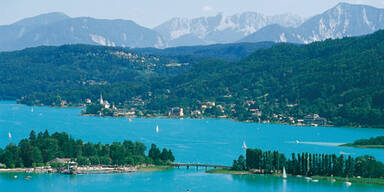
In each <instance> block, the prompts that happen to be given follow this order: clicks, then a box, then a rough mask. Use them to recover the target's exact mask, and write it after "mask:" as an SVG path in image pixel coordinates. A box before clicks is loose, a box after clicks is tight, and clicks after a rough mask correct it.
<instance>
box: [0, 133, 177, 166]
mask: <svg viewBox="0 0 384 192" xmlns="http://www.w3.org/2000/svg"><path fill="white" fill-rule="evenodd" d="M146 149H147V147H146V146H145V145H144V144H143V143H140V142H132V141H128V140H125V141H124V142H122V143H121V142H113V143H112V144H101V143H100V142H99V143H97V144H94V143H91V142H87V143H85V142H84V141H82V140H81V139H76V140H75V139H73V138H72V137H71V136H69V135H68V134H67V133H65V132H63V133H58V132H56V133H53V134H52V135H50V134H49V133H48V131H45V132H39V133H38V134H36V133H35V132H34V131H31V133H30V135H29V138H27V139H23V140H21V141H20V142H19V144H18V145H15V144H14V143H9V144H8V145H7V146H6V147H5V149H0V163H2V164H4V165H5V166H6V167H7V168H15V167H36V166H43V165H46V164H47V163H48V162H50V161H51V160H53V159H55V158H56V157H59V158H71V159H73V160H76V161H77V163H78V164H79V165H139V164H156V165H164V164H169V163H171V162H173V161H174V160H175V157H174V156H173V154H172V151H171V150H170V149H169V150H167V149H165V148H164V149H162V151H160V149H159V148H158V147H157V146H156V145H155V144H152V145H151V148H150V149H149V152H148V155H145V151H146Z"/></svg>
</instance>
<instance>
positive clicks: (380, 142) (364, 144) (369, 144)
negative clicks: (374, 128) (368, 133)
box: [340, 136, 384, 149]
mask: <svg viewBox="0 0 384 192" xmlns="http://www.w3.org/2000/svg"><path fill="white" fill-rule="evenodd" d="M340 146H342V147H356V148H377V149H384V136H379V137H371V138H369V139H359V140H357V141H355V142H353V143H347V144H343V145H340Z"/></svg>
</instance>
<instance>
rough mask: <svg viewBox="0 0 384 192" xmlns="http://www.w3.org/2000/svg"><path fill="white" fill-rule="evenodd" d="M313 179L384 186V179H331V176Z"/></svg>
mask: <svg viewBox="0 0 384 192" xmlns="http://www.w3.org/2000/svg"><path fill="white" fill-rule="evenodd" d="M312 179H320V180H331V179H335V180H336V181H342V182H345V181H349V182H352V183H367V184H377V185H384V178H344V177H330V176H312Z"/></svg>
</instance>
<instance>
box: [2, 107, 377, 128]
mask: <svg viewBox="0 0 384 192" xmlns="http://www.w3.org/2000/svg"><path fill="white" fill-rule="evenodd" d="M0 101H8V102H14V103H15V104H18V105H25V106H31V107H32V106H36V107H51V108H64V109H65V108H76V109H84V108H85V107H84V105H66V106H51V105H27V104H23V103H20V102H18V101H17V100H16V101H15V100H0ZM79 115H80V116H89V117H115V118H116V117H117V118H144V119H151V118H164V119H182V118H185V119H225V120H229V121H235V122H241V123H259V124H272V125H289V126H297V127H337V128H364V129H365V128H368V129H380V130H383V129H384V128H383V127H363V126H360V125H359V126H348V125H340V126H336V125H332V124H327V125H323V126H311V125H302V124H289V123H284V122H281V123H279V122H269V123H263V122H256V121H249V120H245V121H239V120H237V119H233V118H229V117H226V118H220V117H201V118H194V117H170V116H163V115H161V116H156V115H155V116H152V117H138V116H103V115H101V116H100V115H97V114H79Z"/></svg>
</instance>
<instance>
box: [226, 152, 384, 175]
mask: <svg viewBox="0 0 384 192" xmlns="http://www.w3.org/2000/svg"><path fill="white" fill-rule="evenodd" d="M283 167H285V169H286V172H287V173H288V174H292V175H305V176H313V175H317V176H337V177H357V176H360V177H364V178H383V177H384V164H383V163H382V162H379V161H376V159H375V158H374V157H372V156H368V155H366V156H360V157H356V158H353V157H351V156H344V155H339V156H337V155H335V154H311V153H298V154H295V153H292V155H291V158H290V159H287V158H286V157H285V155H284V154H281V153H279V152H278V151H262V150H260V149H247V151H246V157H245V158H244V156H243V155H241V156H240V157H239V158H238V159H237V160H234V161H233V165H232V169H234V170H254V171H256V172H262V173H275V172H281V171H282V169H283Z"/></svg>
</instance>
